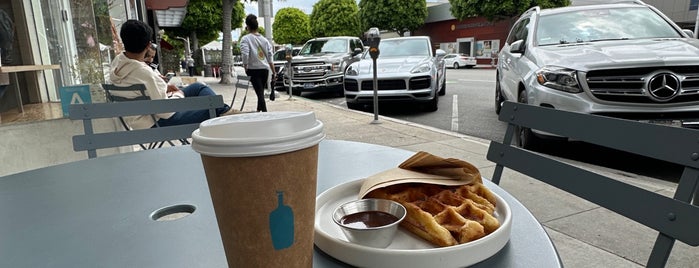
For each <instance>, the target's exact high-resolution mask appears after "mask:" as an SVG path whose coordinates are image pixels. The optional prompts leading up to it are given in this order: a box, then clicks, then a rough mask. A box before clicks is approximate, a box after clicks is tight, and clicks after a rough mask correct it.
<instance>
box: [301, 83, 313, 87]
mask: <svg viewBox="0 0 699 268" xmlns="http://www.w3.org/2000/svg"><path fill="white" fill-rule="evenodd" d="M314 86H315V84H313V83H303V88H313V87H314Z"/></svg>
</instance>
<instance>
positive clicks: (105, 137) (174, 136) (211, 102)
mask: <svg viewBox="0 0 699 268" xmlns="http://www.w3.org/2000/svg"><path fill="white" fill-rule="evenodd" d="M224 106H225V104H224V103H223V97H222V96H220V95H214V96H201V97H187V98H182V99H168V100H135V101H124V102H108V103H91V104H72V105H70V108H69V109H70V113H69V118H70V119H71V120H83V128H84V131H85V134H83V135H75V136H73V150H75V151H87V154H88V157H89V158H94V157H97V149H103V148H112V147H120V146H126V145H135V144H144V143H154V142H160V141H165V140H183V139H187V138H190V137H191V135H192V132H193V131H194V130H196V129H197V128H199V123H194V124H186V125H174V126H166V127H156V128H147V129H135V130H131V131H115V132H106V133H95V132H94V128H93V126H92V120H94V119H99V118H114V117H123V116H134V115H144V114H159V113H168V112H180V111H190V110H208V111H209V116H210V117H211V118H214V117H216V109H217V108H221V107H224Z"/></svg>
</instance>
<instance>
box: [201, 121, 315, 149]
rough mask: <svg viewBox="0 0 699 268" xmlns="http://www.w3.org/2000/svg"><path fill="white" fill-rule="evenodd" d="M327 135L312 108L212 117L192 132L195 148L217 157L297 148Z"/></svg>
mask: <svg viewBox="0 0 699 268" xmlns="http://www.w3.org/2000/svg"><path fill="white" fill-rule="evenodd" d="M324 137H325V133H323V123H322V122H320V121H319V120H317V119H316V116H315V114H314V113H313V112H268V113H245V114H237V115H229V116H222V117H217V118H212V119H209V120H206V121H204V122H202V123H201V124H200V125H199V129H197V130H195V131H194V132H192V149H194V150H195V151H197V152H198V153H200V154H203V155H209V156H216V157H249V156H263V155H274V154H281V153H287V152H292V151H297V150H301V149H305V148H308V147H311V146H313V145H316V144H318V143H319V142H320V141H321V140H322V139H323V138H324Z"/></svg>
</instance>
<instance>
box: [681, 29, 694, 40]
mask: <svg viewBox="0 0 699 268" xmlns="http://www.w3.org/2000/svg"><path fill="white" fill-rule="evenodd" d="M682 31H683V32H684V34H686V35H687V36H689V38H694V31H692V30H690V29H682Z"/></svg>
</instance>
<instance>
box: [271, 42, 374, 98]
mask: <svg viewBox="0 0 699 268" xmlns="http://www.w3.org/2000/svg"><path fill="white" fill-rule="evenodd" d="M363 48H364V45H363V44H362V40H361V39H359V38H358V37H351V36H334V37H321V38H313V39H311V40H308V41H306V44H304V45H303V47H301V50H300V51H299V54H298V55H296V56H294V58H293V59H292V61H291V67H292V71H293V74H294V76H293V77H292V78H293V88H292V93H293V94H294V95H301V93H302V92H304V91H327V90H331V91H336V92H338V93H340V94H342V81H343V78H344V71H345V69H346V68H347V66H349V65H350V64H351V63H353V62H355V61H358V60H359V58H360V57H359V55H360V54H361V53H362V49H363ZM284 86H287V87H288V86H289V82H288V80H285V81H284Z"/></svg>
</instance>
